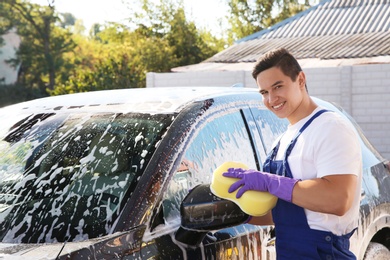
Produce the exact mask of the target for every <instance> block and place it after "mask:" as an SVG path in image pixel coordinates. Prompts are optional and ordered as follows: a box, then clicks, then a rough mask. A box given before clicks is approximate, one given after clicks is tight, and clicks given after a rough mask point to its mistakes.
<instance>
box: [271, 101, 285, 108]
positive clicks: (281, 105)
mask: <svg viewBox="0 0 390 260" xmlns="http://www.w3.org/2000/svg"><path fill="white" fill-rule="evenodd" d="M285 103H286V102H283V103H280V104H279V105H276V106H272V108H273V109H275V110H278V109H280V108H282V107H283V106H284V104H285Z"/></svg>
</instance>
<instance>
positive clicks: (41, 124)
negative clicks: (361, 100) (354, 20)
mask: <svg viewBox="0 0 390 260" xmlns="http://www.w3.org/2000/svg"><path fill="white" fill-rule="evenodd" d="M315 101H316V102H317V103H318V104H319V105H322V106H325V107H326V108H328V109H330V110H333V111H338V112H339V113H343V112H342V111H341V110H339V108H338V107H336V106H334V105H332V104H330V103H327V102H325V101H322V100H320V99H315ZM343 115H344V116H345V117H346V118H347V119H348V120H349V119H351V118H350V117H349V116H348V115H347V114H343ZM0 120H1V122H2V124H1V126H0V140H1V141H0V240H1V243H0V259H1V257H4V258H7V256H13V257H17V256H19V257H26V258H28V259H56V258H57V259H70V258H72V259H78V258H87V259H109V258H115V259H116V258H119V259H121V258H123V259H259V258H262V259H274V251H273V246H272V239H273V232H272V226H254V225H249V224H240V223H237V224H236V225H232V224H229V225H228V224H226V226H223V225H221V224H220V223H219V225H218V226H216V227H215V229H213V226H212V225H211V223H209V226H208V227H207V226H206V227H203V229H202V230H201V229H200V230H190V231H191V232H201V231H205V232H204V233H205V234H204V236H202V237H201V241H199V243H197V242H196V241H195V237H192V236H191V234H196V233H191V232H190V233H189V236H187V237H189V239H188V238H187V239H184V240H183V239H179V238H178V236H177V234H178V232H179V231H178V230H182V229H183V227H182V228H180V227H181V226H182V219H181V217H182V213H181V211H180V210H181V207H182V205H181V203H182V201H183V200H184V199H185V198H186V197H187V196H189V192H190V191H192V190H194V189H195V188H196V187H199V185H207V184H210V182H211V178H212V172H213V171H214V169H216V168H217V167H218V166H219V165H221V164H222V163H224V162H226V161H239V162H242V163H245V164H246V165H248V166H249V167H250V168H255V169H261V168H262V162H263V161H264V159H265V156H266V153H267V152H268V151H269V149H270V147H271V145H272V143H273V141H274V140H275V139H276V138H277V137H278V136H279V135H280V134H281V133H282V132H283V131H284V130H285V128H286V127H287V124H288V122H287V121H286V120H280V119H278V118H276V116H275V115H273V114H272V113H271V112H270V111H268V110H267V109H266V108H265V107H264V106H263V104H262V100H261V96H260V94H258V93H257V90H256V89H240V88H221V87H218V88H209V87H200V88H161V89H160V88H159V89H129V90H112V91H99V92H89V93H82V94H72V95H65V96H58V97H50V98H46V99H40V100H34V101H31V102H26V103H21V104H17V105H14V106H10V107H6V108H3V109H0ZM351 123H352V124H354V125H355V126H356V127H357V128H356V129H357V131H358V132H359V134H360V136H361V145H362V150H363V160H364V161H363V164H364V176H363V190H362V200H361V220H360V223H359V228H358V232H357V233H356V234H355V235H354V237H353V238H352V239H353V242H352V243H351V244H352V247H353V248H352V250H353V251H354V252H355V253H356V254H357V255H358V256H359V258H363V256H364V254H365V252H366V249H367V247H368V246H369V244H370V243H371V244H370V245H372V244H373V243H376V244H377V243H379V244H381V245H383V246H384V247H385V248H386V247H387V248H388V247H389V241H390V231H389V228H390V208H389V201H390V194H389V193H390V179H389V176H390V175H389V169H388V167H387V165H388V161H387V160H385V159H384V158H382V157H381V155H380V154H379V153H378V152H377V151H376V150H375V149H374V148H373V147H372V146H371V145H370V144H369V142H368V141H367V140H366V139H365V138H364V135H363V133H362V132H361V131H360V129H359V128H358V126H357V125H356V123H355V122H354V121H353V119H351ZM187 198H188V197H187ZM213 203H214V204H213ZM226 203H227V204H228V203H231V202H228V201H226ZM210 205H211V206H213V205H214V206H215V205H216V204H215V202H213V201H211V200H210ZM190 206H191V205H190ZM203 207H205V204H203ZM193 208H194V210H195V211H201V210H202V208H201V206H200V205H199V204H198V205H195V204H194V205H193ZM206 209H207V208H203V210H206ZM216 214H217V213H216ZM220 214H221V215H224V214H225V215H226V214H227V215H228V214H229V212H226V210H225V211H223V209H221V212H220ZM187 231H188V230H187ZM183 232H184V233H183V234H184V235H183V237H186V235H188V234H186V233H185V232H186V229H185V228H184V231H183ZM181 234H182V233H181ZM192 238H193V239H192Z"/></svg>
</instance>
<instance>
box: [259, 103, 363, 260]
mask: <svg viewBox="0 0 390 260" xmlns="http://www.w3.org/2000/svg"><path fill="white" fill-rule="evenodd" d="M326 111H327V110H320V111H318V112H317V113H316V114H315V115H314V116H312V117H311V118H310V119H309V121H307V122H306V123H305V124H304V125H303V127H302V128H301V129H300V130H299V132H298V133H297V135H296V136H295V138H294V139H293V140H292V141H291V143H290V145H289V146H288V148H287V150H286V153H285V157H284V160H283V161H282V160H278V161H276V160H275V158H276V155H277V153H278V149H279V146H280V141H279V143H278V144H277V145H276V146H275V148H274V149H273V150H272V151H271V153H270V154H269V155H268V157H267V159H266V161H265V163H264V167H263V170H264V171H265V172H271V173H274V174H278V175H282V176H286V177H289V178H292V177H293V176H292V173H291V170H290V166H289V164H288V162H287V158H288V156H289V155H290V153H291V151H292V149H293V148H294V145H295V143H296V141H297V139H298V137H299V136H300V134H301V133H302V132H303V131H304V130H305V129H306V128H307V127H308V126H309V125H310V124H311V122H312V121H313V120H314V119H315V118H317V117H318V116H319V115H321V114H322V113H324V112H326ZM272 216H273V220H274V223H275V235H276V255H277V259H278V260H280V259H293V260H295V259H299V260H301V259H326V260H328V259H329V260H330V259H356V257H355V256H354V254H353V253H352V252H351V251H350V250H349V238H350V237H351V236H352V234H353V232H354V230H353V231H352V232H350V233H349V234H346V235H343V236H337V235H334V234H333V233H331V232H327V231H321V230H314V229H311V228H310V227H309V224H308V223H307V219H306V214H305V211H304V209H303V208H302V207H299V206H297V205H295V204H293V203H290V202H287V201H284V200H282V199H279V200H278V202H277V204H276V206H275V208H274V209H273V210H272Z"/></svg>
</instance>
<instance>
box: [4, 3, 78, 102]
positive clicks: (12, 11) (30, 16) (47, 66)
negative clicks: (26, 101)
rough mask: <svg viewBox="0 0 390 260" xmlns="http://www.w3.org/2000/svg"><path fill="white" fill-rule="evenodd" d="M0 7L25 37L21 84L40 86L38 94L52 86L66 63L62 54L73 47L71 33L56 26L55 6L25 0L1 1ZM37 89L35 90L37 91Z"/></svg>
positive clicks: (19, 58) (18, 61) (20, 58)
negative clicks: (58, 72)
mask: <svg viewBox="0 0 390 260" xmlns="http://www.w3.org/2000/svg"><path fill="white" fill-rule="evenodd" d="M0 9H1V10H2V12H3V15H4V16H3V19H5V20H7V21H8V22H9V23H10V24H11V25H12V27H15V28H16V29H17V33H18V34H19V36H21V38H22V42H21V45H20V47H19V50H18V52H17V58H16V59H15V60H13V61H12V63H13V64H14V65H15V67H16V65H17V64H21V66H20V71H19V77H18V84H22V85H25V86H26V87H29V88H31V89H37V90H38V92H39V93H40V94H39V96H45V95H47V92H46V89H49V90H50V89H53V88H54V86H55V84H56V73H57V71H58V70H59V69H60V68H61V67H62V66H63V65H64V61H63V58H62V56H63V54H64V53H66V52H68V51H71V50H72V49H73V48H74V46H75V45H74V43H73V42H72V40H71V37H70V36H71V35H70V32H69V31H67V30H65V29H62V28H61V27H58V26H56V22H57V21H58V16H57V15H56V14H55V10H54V6H50V5H49V6H40V5H37V4H31V3H29V2H26V1H23V0H2V2H1V3H0ZM34 92H35V91H34Z"/></svg>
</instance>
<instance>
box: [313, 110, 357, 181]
mask: <svg viewBox="0 0 390 260" xmlns="http://www.w3.org/2000/svg"><path fill="white" fill-rule="evenodd" d="M319 132H320V133H319V134H318V136H317V138H318V142H316V143H317V147H315V151H316V153H317V154H316V156H315V158H316V159H315V160H316V162H315V164H316V167H317V176H318V177H323V176H326V175H335V174H354V175H358V173H359V172H360V168H361V147H360V143H359V139H358V137H357V134H356V132H355V131H354V129H353V128H352V126H351V125H349V124H348V123H347V122H345V121H344V119H342V118H337V120H334V119H332V120H329V121H326V122H324V124H323V125H322V127H321V131H319Z"/></svg>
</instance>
